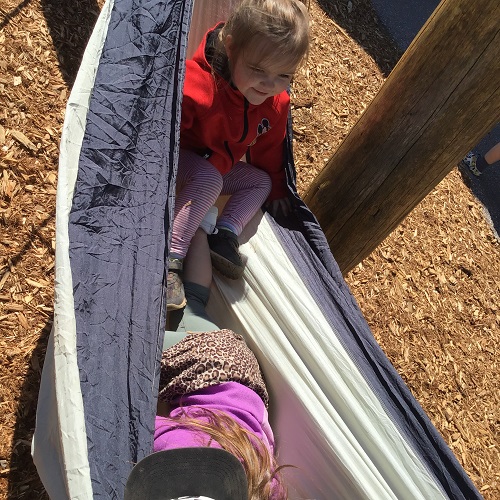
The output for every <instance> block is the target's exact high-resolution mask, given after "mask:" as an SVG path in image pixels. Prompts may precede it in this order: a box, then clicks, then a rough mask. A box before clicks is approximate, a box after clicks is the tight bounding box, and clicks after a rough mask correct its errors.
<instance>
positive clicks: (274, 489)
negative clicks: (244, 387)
mask: <svg viewBox="0 0 500 500" xmlns="http://www.w3.org/2000/svg"><path fill="white" fill-rule="evenodd" d="M193 410H194V411H193ZM168 419H169V420H170V421H172V422H173V423H175V424H176V425H178V426H180V427H182V428H185V429H189V430H193V431H197V432H200V433H205V434H207V435H208V436H209V437H210V440H209V441H208V442H203V438H202V437H201V436H200V445H202V446H209V445H210V442H211V441H212V440H214V441H216V442H217V443H219V445H220V446H221V447H222V448H223V449H224V450H226V451H228V452H229V453H231V454H233V455H234V456H236V457H237V458H238V459H239V460H240V461H241V463H242V465H243V468H244V469H245V473H246V476H247V480H248V498H249V500H269V499H270V498H272V499H273V500H286V499H287V498H288V496H287V491H286V488H285V486H284V483H283V479H282V477H281V473H280V470H281V469H282V468H283V466H281V467H280V466H278V464H277V462H276V458H275V457H274V456H272V455H271V454H270V453H269V450H268V448H267V447H266V446H265V444H264V443H263V442H262V440H261V439H259V438H258V437H257V436H256V435H255V434H253V433H252V432H250V431H248V430H247V429H245V428H243V427H242V426H241V425H239V424H238V423H237V422H235V421H234V420H233V419H232V418H231V417H230V416H229V415H226V414H225V413H224V412H222V411H214V410H208V409H206V408H195V407H192V406H191V407H190V409H189V415H187V414H186V413H185V412H182V413H181V414H179V415H177V416H176V417H168Z"/></svg>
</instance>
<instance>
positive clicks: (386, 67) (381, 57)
mask: <svg viewBox="0 0 500 500" xmlns="http://www.w3.org/2000/svg"><path fill="white" fill-rule="evenodd" d="M317 2H318V5H319V6H320V7H321V9H322V10H323V11H324V12H325V14H326V15H327V16H328V17H330V19H332V20H333V21H334V22H335V23H336V24H337V25H338V26H339V27H340V28H341V29H343V30H344V31H345V32H346V33H347V34H348V35H349V36H350V37H351V38H352V39H354V40H355V41H356V42H357V43H358V44H359V45H360V46H361V47H362V48H363V49H364V50H365V51H366V52H367V53H368V54H369V55H370V56H371V57H372V58H373V60H374V61H375V63H376V64H377V66H378V67H379V68H380V71H381V72H382V73H383V75H384V76H385V77H387V76H388V75H389V73H390V72H391V71H392V69H393V68H394V66H395V65H396V63H397V62H398V60H399V59H400V57H401V56H402V55H403V53H402V51H401V50H400V49H398V47H397V45H396V43H395V42H394V40H393V38H392V37H391V36H390V35H389V33H388V32H387V30H386V29H385V28H384V27H383V25H382V23H381V22H380V21H379V18H378V15H377V13H376V12H375V10H374V9H373V7H372V4H371V1H370V0H358V1H357V2H352V3H351V2H344V1H343V2H340V1H338V0H317ZM349 6H350V7H349ZM349 9H350V12H349ZM374 34H375V35H376V36H373V35H374Z"/></svg>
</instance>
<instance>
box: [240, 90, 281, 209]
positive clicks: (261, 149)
mask: <svg viewBox="0 0 500 500" xmlns="http://www.w3.org/2000/svg"><path fill="white" fill-rule="evenodd" d="M289 109H290V98H289V97H288V94H287V93H286V92H283V93H282V94H280V95H279V99H277V100H276V102H275V112H276V116H275V118H274V120H273V121H274V123H272V124H271V128H270V130H268V131H267V132H266V133H264V134H262V135H260V136H259V137H258V138H257V141H256V142H255V144H254V145H253V146H250V148H249V163H251V164H252V165H254V166H256V167H258V168H260V169H262V170H264V171H265V172H267V173H268V174H269V176H270V177H271V182H272V187H271V193H270V195H269V198H268V201H273V200H277V199H279V198H285V197H286V196H287V193H288V188H287V183H286V173H285V164H284V162H285V154H284V153H285V137H286V127H287V121H288V112H289Z"/></svg>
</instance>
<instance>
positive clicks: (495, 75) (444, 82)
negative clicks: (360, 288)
mask: <svg viewBox="0 0 500 500" xmlns="http://www.w3.org/2000/svg"><path fill="white" fill-rule="evenodd" d="M499 29H500V2H499V1H498V0H474V1H473V2H471V1H470V0H443V1H442V2H441V3H440V5H439V6H438V7H437V8H436V10H435V11H434V13H433V14H432V16H431V17H430V18H429V20H428V21H427V23H426V24H425V26H424V27H423V28H422V29H421V30H420V32H419V33H418V35H417V36H416V37H415V40H414V41H413V43H412V44H411V45H410V47H409V48H408V50H407V51H406V52H405V54H404V55H403V56H402V58H401V59H400V61H399V62H398V64H397V65H396V67H395V68H394V70H393V71H392V73H391V74H390V75H389V77H388V78H387V80H386V82H385V83H384V85H383V86H382V88H381V89H380V91H379V92H378V94H377V95H376V96H375V98H374V99H373V101H372V103H371V104H370V106H369V107H368V108H367V109H366V110H365V112H364V113H363V115H362V116H361V117H360V119H359V120H358V122H357V123H356V125H355V126H354V127H353V128H352V129H351V131H350V132H349V134H348V136H347V137H346V139H345V140H344V141H343V143H342V144H341V145H340V147H339V149H338V150H337V152H336V153H335V154H334V156H333V157H332V158H331V159H330V160H329V161H328V163H327V164H326V166H325V168H324V169H323V170H322V172H321V173H320V174H319V175H318V177H317V178H316V179H315V180H314V181H313V183H312V185H311V186H310V188H309V190H308V192H307V193H306V195H305V196H304V200H305V202H306V203H307V204H308V206H309V207H310V208H311V210H312V211H313V212H314V214H315V215H316V217H317V218H318V221H319V223H320V225H321V226H322V229H323V231H324V233H325V235H326V237H327V239H328V242H329V244H330V248H331V250H332V253H333V255H334V256H335V259H336V260H337V262H338V264H339V266H340V269H341V270H342V272H343V273H344V274H346V273H347V272H348V271H349V270H351V269H352V268H353V267H354V266H356V265H357V264H358V263H359V262H361V261H362V260H363V259H364V258H365V257H367V256H368V255H369V254H370V253H371V252H372V251H373V250H374V249H375V248H376V247H377V246H378V245H379V244H380V243H381V242H382V241H383V240H384V239H385V238H386V237H387V236H388V235H389V234H390V233H391V232H392V231H393V230H394V229H395V228H396V227H397V226H398V225H399V224H400V223H401V221H402V220H403V219H404V218H405V217H406V216H407V215H408V214H409V213H410V211H411V210H412V209H413V208H414V207H415V206H416V205H417V204H418V203H419V202H420V201H421V200H422V199H423V198H424V197H425V196H426V195H427V194H428V193H429V192H430V191H431V190H432V189H433V188H434V187H435V186H436V185H437V184H438V183H439V182H440V181H441V180H442V179H443V178H444V177H445V176H446V174H447V173H448V172H449V171H450V170H451V169H452V168H453V167H454V166H455V165H456V164H457V163H458V162H459V161H460V160H461V159H462V158H463V157H464V156H465V154H466V153H467V152H468V151H469V150H470V149H471V148H472V147H473V146H475V145H476V144H477V143H478V142H479V141H480V139H481V138H482V137H483V136H484V135H485V134H486V133H487V132H488V131H489V130H491V129H492V127H493V126H494V125H495V124H496V123H498V122H500V91H499V87H500V37H499Z"/></svg>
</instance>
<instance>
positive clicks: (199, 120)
mask: <svg viewBox="0 0 500 500" xmlns="http://www.w3.org/2000/svg"><path fill="white" fill-rule="evenodd" d="M308 46H309V20H308V13H307V9H306V7H305V6H304V4H303V3H302V2H300V1H299V0H243V2H242V3H241V4H240V5H239V7H238V8H237V9H236V10H235V11H234V12H233V14H232V15H231V16H230V18H229V19H228V21H227V22H226V23H220V24H218V25H217V26H215V27H214V28H213V29H211V30H209V31H208V33H207V34H206V36H205V38H204V39H203V41H202V43H201V44H200V46H199V47H198V50H197V51H196V53H195V55H194V57H193V59H191V60H189V61H187V64H186V76H185V82H184V97H183V101H182V120H181V141H180V146H181V150H180V154H179V166H178V173H177V195H176V202H175V209H174V221H173V228H172V242H171V247H170V255H169V273H168V282H167V307H168V309H169V310H172V309H179V308H182V307H183V306H184V305H185V296H184V289H183V285H182V277H181V274H182V260H183V259H184V257H185V256H186V253H187V250H188V247H189V244H190V242H191V239H192V237H193V235H194V233H195V231H196V230H197V229H198V227H199V226H200V224H201V222H202V220H203V219H204V217H205V215H206V214H207V212H208V211H209V209H210V208H211V207H212V206H213V205H214V203H215V202H216V200H217V198H218V197H219V196H220V195H229V196H230V198H229V200H228V202H227V204H226V205H225V207H224V210H223V211H222V213H221V215H220V217H219V218H218V220H217V225H216V228H215V230H214V234H210V235H209V244H210V251H211V256H212V264H213V266H214V267H215V268H216V269H217V270H218V271H219V272H221V273H222V274H223V275H225V276H227V277H229V278H232V279H238V278H239V277H240V276H241V275H242V273H243V267H244V266H243V262H242V259H241V256H240V254H239V251H238V246H239V244H238V236H239V235H240V234H241V232H242V230H243V228H244V227H245V225H246V224H247V223H248V222H249V221H250V219H251V218H252V217H253V216H254V215H255V213H256V212H257V210H258V209H259V208H260V207H261V206H262V205H263V204H264V203H266V205H267V208H268V209H269V210H270V211H271V213H273V214H276V213H277V211H278V210H282V211H283V212H284V213H285V214H286V213H287V212H288V211H289V210H290V202H289V199H288V198H287V186H286V178H285V170H284V161H285V158H284V148H285V142H284V141H285V137H286V126H287V121H288V113H289V107H290V98H289V95H288V92H287V89H288V87H289V84H290V81H291V79H292V76H293V74H294V72H295V70H296V69H297V67H298V66H299V64H300V63H301V62H302V61H303V59H304V58H305V56H306V54H307V51H308ZM243 157H245V161H242V160H241V159H242V158H243Z"/></svg>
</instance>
